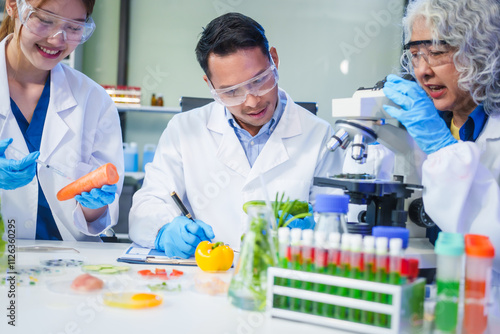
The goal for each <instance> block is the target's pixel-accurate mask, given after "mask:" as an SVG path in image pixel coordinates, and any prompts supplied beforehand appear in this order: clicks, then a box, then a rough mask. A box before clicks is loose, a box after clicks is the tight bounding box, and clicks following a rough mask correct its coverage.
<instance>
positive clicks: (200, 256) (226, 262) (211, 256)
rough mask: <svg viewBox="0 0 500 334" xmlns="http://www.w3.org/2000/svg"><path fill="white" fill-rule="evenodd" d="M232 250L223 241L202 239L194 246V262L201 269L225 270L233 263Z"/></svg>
mask: <svg viewBox="0 0 500 334" xmlns="http://www.w3.org/2000/svg"><path fill="white" fill-rule="evenodd" d="M233 258H234V252H233V250H232V249H231V247H229V246H227V245H224V243H223V242H220V241H219V242H216V243H215V244H213V243H211V242H209V241H202V242H200V243H199V244H198V247H196V252H195V259H196V264H197V265H198V267H200V269H201V270H203V271H226V270H228V269H229V268H231V266H232V265H233Z"/></svg>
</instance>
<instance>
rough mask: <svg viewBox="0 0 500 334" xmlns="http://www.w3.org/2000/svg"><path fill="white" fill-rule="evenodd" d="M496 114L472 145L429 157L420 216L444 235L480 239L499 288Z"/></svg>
mask: <svg viewBox="0 0 500 334" xmlns="http://www.w3.org/2000/svg"><path fill="white" fill-rule="evenodd" d="M499 129H500V114H496V115H494V116H489V117H488V121H487V123H486V125H485V127H484V129H483V131H482V132H481V134H480V135H479V137H478V138H477V139H476V141H475V142H459V143H456V144H453V145H450V146H447V147H444V148H442V149H440V150H439V151H437V152H434V153H432V154H429V156H428V157H427V160H426V161H425V162H424V164H423V167H422V184H423V185H424V192H423V199H424V206H425V211H426V212H427V213H428V214H429V216H430V217H431V218H432V220H433V221H434V222H435V223H436V224H437V225H438V226H439V227H440V228H441V229H442V230H443V231H445V232H459V233H472V234H482V235H486V236H488V237H489V238H490V240H491V242H492V244H493V246H494V247H495V260H494V264H493V266H494V271H495V272H494V282H495V284H496V285H500V131H499Z"/></svg>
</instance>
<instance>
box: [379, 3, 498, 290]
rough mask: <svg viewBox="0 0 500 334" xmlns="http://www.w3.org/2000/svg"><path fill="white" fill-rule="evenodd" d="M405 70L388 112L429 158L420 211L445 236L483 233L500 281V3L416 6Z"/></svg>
mask: <svg viewBox="0 0 500 334" xmlns="http://www.w3.org/2000/svg"><path fill="white" fill-rule="evenodd" d="M403 26H404V43H405V44H404V49H405V51H404V54H403V57H402V60H403V65H404V66H405V67H406V68H407V69H408V70H409V72H410V73H411V74H413V76H414V77H415V79H416V81H417V82H413V81H407V80H404V79H402V78H400V77H398V76H396V75H389V76H388V77H387V82H386V83H385V86H384V93H385V94H386V96H387V97H389V98H390V99H391V100H392V101H393V102H395V103H396V104H398V105H399V106H401V108H396V107H391V106H385V109H386V111H387V112H388V113H389V114H390V115H392V116H393V117H395V118H397V119H398V120H399V121H400V122H401V123H402V124H403V125H404V126H405V127H406V128H407V130H408V132H409V133H410V134H411V135H412V137H413V138H414V139H415V141H416V142H417V143H418V145H419V147H420V148H421V149H422V150H423V151H424V152H425V153H427V154H428V156H427V159H426V161H425V162H424V164H423V167H422V168H423V170H422V183H423V185H424V187H425V188H424V193H423V199H424V205H425V210H426V212H427V213H428V215H429V216H430V217H431V218H432V219H433V220H434V222H435V223H436V224H437V225H438V227H439V228H440V229H442V230H443V231H446V232H459V233H473V234H482V235H486V236H488V237H489V238H490V240H491V242H492V243H493V245H494V247H495V248H496V250H497V251H496V257H495V259H494V264H493V267H494V268H493V271H494V272H493V274H494V276H496V277H494V280H495V281H496V282H495V284H498V283H499V282H500V280H499V277H500V186H499V184H500V2H499V1H497V0H416V1H413V2H410V4H409V5H408V8H407V12H406V15H405V17H404V19H403Z"/></svg>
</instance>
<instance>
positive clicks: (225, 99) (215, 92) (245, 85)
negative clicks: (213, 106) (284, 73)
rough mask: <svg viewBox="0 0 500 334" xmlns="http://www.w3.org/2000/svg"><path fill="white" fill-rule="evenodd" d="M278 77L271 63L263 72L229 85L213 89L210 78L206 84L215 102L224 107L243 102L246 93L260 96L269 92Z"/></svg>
mask: <svg viewBox="0 0 500 334" xmlns="http://www.w3.org/2000/svg"><path fill="white" fill-rule="evenodd" d="M278 78H279V77H278V70H277V69H276V66H275V65H274V63H273V64H271V66H269V67H268V68H267V69H266V70H265V71H264V72H262V73H260V74H258V75H256V76H255V77H253V78H251V79H249V80H247V81H244V82H242V83H239V84H237V85H234V86H231V87H227V88H222V89H215V88H214V87H213V86H212V83H211V82H210V79H209V80H208V84H209V86H210V92H211V93H212V96H213V97H214V99H215V100H216V101H217V102H219V103H220V104H223V105H225V106H226V107H233V106H237V105H240V104H242V103H243V102H245V100H246V99H247V96H248V95H253V96H262V95H265V94H267V93H269V92H270V91H271V90H272V89H273V88H274V87H275V86H276V84H277V83H278Z"/></svg>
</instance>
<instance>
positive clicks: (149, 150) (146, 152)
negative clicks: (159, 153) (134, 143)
mask: <svg viewBox="0 0 500 334" xmlns="http://www.w3.org/2000/svg"><path fill="white" fill-rule="evenodd" d="M155 151H156V145H155V144H146V145H144V149H143V151H142V170H143V171H145V170H146V164H148V163H150V162H152V161H153V158H154V156H155Z"/></svg>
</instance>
